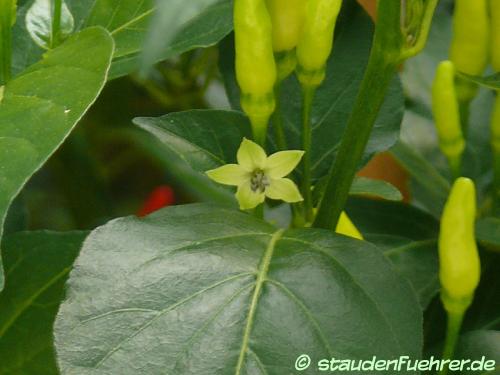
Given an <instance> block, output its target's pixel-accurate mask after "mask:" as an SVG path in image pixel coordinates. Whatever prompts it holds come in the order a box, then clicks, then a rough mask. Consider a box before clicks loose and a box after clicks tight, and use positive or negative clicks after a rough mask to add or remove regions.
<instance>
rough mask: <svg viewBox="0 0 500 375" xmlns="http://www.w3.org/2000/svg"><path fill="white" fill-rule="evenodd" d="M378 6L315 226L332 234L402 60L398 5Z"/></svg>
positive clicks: (392, 3) (380, 3)
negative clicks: (360, 79)
mask: <svg viewBox="0 0 500 375" xmlns="http://www.w3.org/2000/svg"><path fill="white" fill-rule="evenodd" d="M377 4H378V8H377V9H378V15H379V18H378V20H377V25H376V29H375V36H374V40H373V45H372V50H371V53H370V58H369V60H368V66H367V69H366V72H365V76H364V78H363V82H362V83H361V89H360V92H359V94H358V97H357V99H356V103H355V104H354V108H353V109H352V113H351V117H350V118H349V121H348V123H347V127H346V129H345V132H344V135H343V136H342V141H341V144H340V148H339V152H338V154H337V158H336V159H335V162H334V164H333V166H332V168H331V170H330V173H329V175H328V179H327V185H326V189H325V194H324V196H323V198H322V199H321V201H320V206H319V210H318V214H317V216H316V220H315V222H314V226H315V227H319V228H325V229H330V230H333V231H334V230H335V228H336V227H337V222H338V220H339V217H340V214H341V213H342V210H343V209H344V206H345V204H346V202H347V197H348V194H349V189H350V187H351V184H352V181H353V179H354V176H355V174H356V171H357V169H358V166H359V163H360V161H361V158H362V156H363V152H364V150H365V148H366V145H367V143H368V139H369V138H370V134H371V131H372V128H373V125H374V123H375V120H376V119H377V116H378V113H379V111H380V108H381V107H382V104H383V102H384V98H385V94H386V92H387V89H388V88H389V84H390V82H391V80H392V78H393V76H394V74H395V72H396V69H397V66H398V65H399V64H400V62H401V61H402V60H401V56H402V51H403V46H404V40H403V35H402V33H401V2H400V1H379V2H378V3H377Z"/></svg>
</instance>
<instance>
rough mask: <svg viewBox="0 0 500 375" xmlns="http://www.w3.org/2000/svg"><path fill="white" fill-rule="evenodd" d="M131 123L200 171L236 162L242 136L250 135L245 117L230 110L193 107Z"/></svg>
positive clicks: (139, 119)
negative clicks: (195, 108) (194, 108)
mask: <svg viewBox="0 0 500 375" xmlns="http://www.w3.org/2000/svg"><path fill="white" fill-rule="evenodd" d="M134 123H135V124H136V125H138V126H140V127H141V128H142V129H144V130H146V131H148V132H149V133H151V134H153V135H154V136H155V137H156V138H158V139H159V140H160V141H161V142H162V143H163V144H164V145H165V146H167V147H168V148H169V149H170V150H171V151H173V152H175V153H176V154H177V155H178V156H179V157H180V158H181V159H183V160H184V161H186V162H187V163H188V164H189V165H190V166H191V167H192V168H193V169H194V170H196V171H200V172H205V171H207V170H209V169H212V168H215V167H218V166H221V165H223V164H227V163H231V162H235V160H236V152H237V150H238V148H239V146H240V144H241V141H242V140H243V137H247V138H250V137H251V130H250V124H249V123H248V120H247V118H246V117H245V116H243V114H241V113H240V112H232V111H219V110H192V111H186V112H178V113H171V114H168V115H165V116H162V117H152V118H145V117H143V118H136V119H134Z"/></svg>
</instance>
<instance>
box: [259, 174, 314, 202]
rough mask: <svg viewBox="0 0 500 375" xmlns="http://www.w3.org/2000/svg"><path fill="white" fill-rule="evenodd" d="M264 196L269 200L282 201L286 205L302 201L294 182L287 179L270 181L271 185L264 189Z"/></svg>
mask: <svg viewBox="0 0 500 375" xmlns="http://www.w3.org/2000/svg"><path fill="white" fill-rule="evenodd" d="M265 194H266V196H267V197H269V198H271V199H276V200H282V201H285V202H288V203H295V202H301V201H303V200H304V198H302V195H301V194H300V192H299V189H298V188H297V185H295V182H293V181H292V180H290V179H288V178H279V179H277V180H272V181H271V184H270V185H269V186H268V187H267V188H266V192H265Z"/></svg>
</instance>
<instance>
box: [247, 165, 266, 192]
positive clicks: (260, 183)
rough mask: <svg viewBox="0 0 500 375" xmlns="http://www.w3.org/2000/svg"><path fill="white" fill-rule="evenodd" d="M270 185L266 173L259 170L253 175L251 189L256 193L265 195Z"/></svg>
mask: <svg viewBox="0 0 500 375" xmlns="http://www.w3.org/2000/svg"><path fill="white" fill-rule="evenodd" d="M269 185H270V182H269V178H267V176H266V174H265V173H264V171H262V170H260V169H258V170H256V171H254V172H253V173H252V177H251V178H250V188H251V189H252V191H253V192H254V193H263V192H264V191H265V190H266V187H268V186H269Z"/></svg>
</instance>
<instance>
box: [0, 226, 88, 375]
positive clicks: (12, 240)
mask: <svg viewBox="0 0 500 375" xmlns="http://www.w3.org/2000/svg"><path fill="white" fill-rule="evenodd" d="M85 236H86V233H83V232H68V233H54V232H22V233H18V234H15V235H11V236H7V237H5V239H4V240H3V252H4V257H5V270H6V275H7V282H6V287H5V290H4V291H3V292H2V294H0V306H2V308H1V309H0V358H2V360H1V361H0V373H2V374H12V375H14V374H44V375H49V374H58V373H59V372H58V371H57V367H56V361H55V353H54V348H53V342H52V326H53V323H54V320H55V317H56V313H57V310H58V308H59V304H60V301H61V299H62V297H63V294H64V283H65V281H66V278H67V275H68V274H69V271H70V269H71V266H72V264H73V261H74V260H75V258H76V256H77V255H78V251H79V250H80V246H81V244H82V242H83V240H84V238H85Z"/></svg>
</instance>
